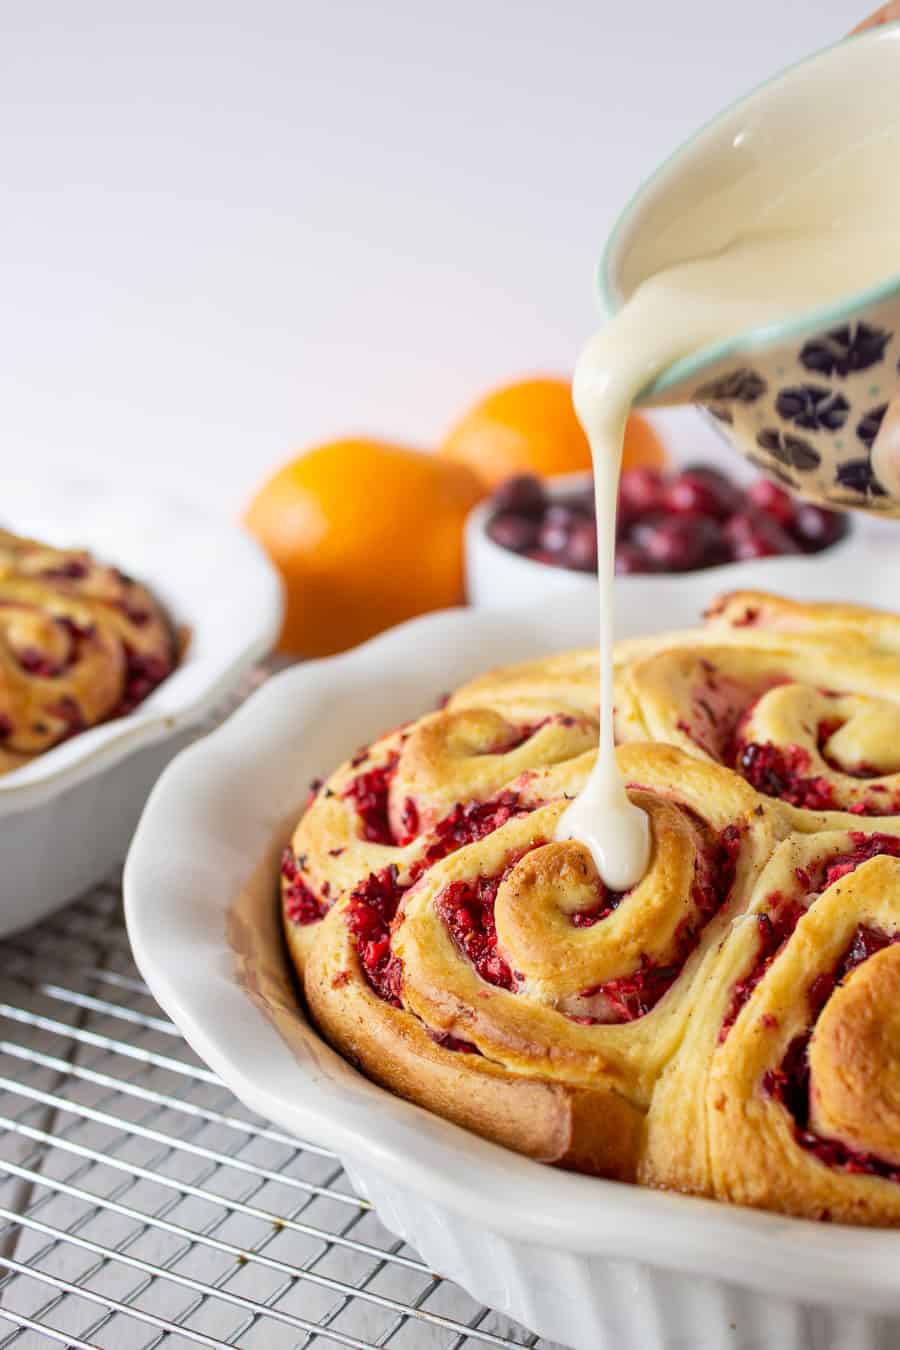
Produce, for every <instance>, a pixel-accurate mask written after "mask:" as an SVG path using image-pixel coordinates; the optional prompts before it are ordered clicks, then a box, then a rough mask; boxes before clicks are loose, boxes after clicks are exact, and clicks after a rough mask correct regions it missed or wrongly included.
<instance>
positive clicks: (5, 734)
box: [0, 713, 15, 741]
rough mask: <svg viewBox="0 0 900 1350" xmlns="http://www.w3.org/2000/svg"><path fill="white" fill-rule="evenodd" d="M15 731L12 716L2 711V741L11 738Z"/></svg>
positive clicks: (0, 716) (0, 739)
mask: <svg viewBox="0 0 900 1350" xmlns="http://www.w3.org/2000/svg"><path fill="white" fill-rule="evenodd" d="M14 731H15V727H14V725H13V720H12V718H11V717H7V715H6V713H0V741H6V740H9V738H10V736H11V735H12V734H13V732H14Z"/></svg>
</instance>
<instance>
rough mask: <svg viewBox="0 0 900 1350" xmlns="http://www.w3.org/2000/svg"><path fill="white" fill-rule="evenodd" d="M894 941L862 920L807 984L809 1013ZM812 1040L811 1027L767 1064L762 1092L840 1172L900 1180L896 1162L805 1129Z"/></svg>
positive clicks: (802, 1141)
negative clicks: (829, 965) (837, 955)
mask: <svg viewBox="0 0 900 1350" xmlns="http://www.w3.org/2000/svg"><path fill="white" fill-rule="evenodd" d="M898 941H900V933H890V934H889V933H883V932H881V931H880V930H879V929H876V928H869V927H867V926H866V925H864V924H861V925H860V927H859V928H858V929H857V930H856V933H855V934H854V937H853V941H852V942H851V944H850V946H849V947H848V948H847V951H846V952H845V953H844V955H843V956H842V957H841V960H840V961H839V962H838V964H837V966H836V967H835V969H834V970H833V971H831V972H825V973H823V974H822V975H819V976H817V977H816V979H815V980H813V982H812V984H811V985H810V987H809V990H808V994H807V996H808V998H809V1003H810V1008H811V1010H812V1013H813V1016H814V1017H816V1016H818V1014H819V1013H820V1012H821V1011H822V1008H823V1007H824V1006H825V1004H826V1003H827V1001H828V999H829V997H830V995H831V993H832V992H833V991H834V989H835V988H836V986H837V985H839V984H840V983H841V981H842V980H844V979H846V978H847V976H848V975H849V974H850V972H851V971H852V970H855V969H856V968H857V966H861V965H862V964H863V962H864V961H868V959H869V957H870V956H874V954H875V953H876V952H879V951H881V950H882V949H883V948H884V947H889V946H890V945H891V944H892V943H894V942H898ZM811 1039H812V1029H810V1030H809V1031H808V1032H806V1033H805V1034H804V1035H802V1036H797V1037H795V1038H794V1040H793V1041H791V1044H790V1045H789V1046H788V1048H787V1052H786V1054H785V1056H784V1059H783V1060H782V1061H781V1064H780V1066H779V1067H778V1068H777V1069H769V1070H768V1071H767V1072H766V1073H765V1074H764V1075H763V1080H762V1090H763V1092H764V1094H765V1095H766V1096H767V1097H771V1098H773V1099H774V1100H775V1101H778V1102H780V1103H781V1105H782V1106H783V1107H784V1108H785V1110H786V1111H787V1112H788V1114H789V1115H790V1116H791V1118H792V1120H793V1123H794V1135H795V1138H796V1140H797V1143H798V1144H799V1145H800V1147H801V1148H802V1149H804V1150H805V1152H807V1153H811V1154H813V1156H814V1157H816V1158H818V1160H819V1162H821V1163H823V1164H824V1165H825V1166H826V1167H836V1168H838V1169H839V1170H840V1171H842V1172H850V1173H856V1174H860V1175H867V1176H876V1177H882V1178H883V1179H884V1180H886V1181H895V1182H900V1168H898V1167H897V1166H896V1164H895V1163H889V1162H886V1161H885V1160H884V1159H883V1158H879V1157H877V1156H876V1155H875V1154H872V1153H862V1152H859V1151H858V1150H856V1149H852V1148H848V1147H847V1145H846V1144H842V1143H840V1141H839V1140H834V1139H823V1138H822V1136H821V1135H818V1134H816V1133H815V1132H814V1131H813V1130H811V1129H810V1128H809V1055H808V1051H809V1043H810V1040H811Z"/></svg>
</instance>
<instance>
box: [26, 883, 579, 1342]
mask: <svg viewBox="0 0 900 1350" xmlns="http://www.w3.org/2000/svg"><path fill="white" fill-rule="evenodd" d="M0 1017H2V1022H0V1037H2V1039H0V1350H5V1347H7V1346H12V1345H15V1346H16V1347H17V1350H21V1348H22V1347H32V1346H33V1347H38V1346H40V1347H44V1346H49V1345H62V1346H75V1347H82V1346H88V1347H104V1348H105V1350H138V1348H140V1350H151V1347H156V1346H164V1347H165V1348H166V1350H182V1348H183V1350H188V1347H193V1346H198V1345H201V1346H221V1345H229V1346H240V1347H243V1348H244V1350H288V1347H290V1350H305V1348H306V1347H307V1346H315V1347H320V1346H321V1347H326V1346H349V1347H353V1350H371V1348H372V1347H376V1346H387V1347H390V1350H478V1348H481V1350H483V1348H484V1347H489V1346H511V1345H512V1346H531V1347H535V1348H537V1347H540V1348H541V1350H561V1348H560V1347H552V1346H550V1345H549V1343H548V1342H546V1341H540V1340H538V1338H537V1337H536V1336H533V1335H531V1334H530V1333H528V1332H526V1331H524V1330H523V1329H522V1328H520V1327H517V1326H516V1325H514V1324H513V1323H511V1322H510V1321H508V1319H506V1318H503V1317H500V1316H499V1315H498V1314H496V1313H493V1312H490V1311H489V1310H488V1309H486V1308H482V1307H479V1306H478V1305H477V1304H476V1303H475V1302H474V1301H473V1300H472V1299H470V1298H469V1297H468V1295H467V1294H465V1293H464V1292H463V1291H462V1290H461V1289H459V1288H458V1287H456V1286H455V1285H452V1284H450V1283H449V1282H448V1281H446V1280H442V1279H439V1278H438V1277H437V1276H436V1275H434V1274H433V1273H432V1272H431V1271H430V1270H429V1269H428V1268H427V1266H425V1265H424V1264H423V1262H422V1261H421V1260H420V1259H419V1257H418V1256H417V1254H416V1253H415V1252H414V1251H412V1250H411V1249H410V1248H409V1247H407V1246H405V1245H404V1244H403V1243H402V1242H400V1241H398V1240H397V1239H396V1238H395V1237H394V1236H393V1235H392V1234H390V1233H389V1232H388V1231H387V1230H386V1229H385V1228H383V1227H382V1226H381V1225H380V1224H379V1222H378V1220H377V1218H376V1217H375V1215H374V1213H373V1212H372V1210H371V1209H370V1207H369V1206H368V1205H367V1204H366V1203H365V1202H364V1201H362V1200H360V1199H359V1198H358V1197H357V1196H355V1195H354V1194H353V1191H352V1190H351V1188H350V1185H349V1183H348V1182H347V1179H346V1176H345V1175H344V1172H343V1170H342V1168H341V1165H340V1163H339V1162H338V1160H337V1158H336V1157H335V1156H334V1155H333V1154H331V1153H328V1152H326V1151H325V1150H324V1149H321V1148H317V1147H314V1146H313V1145H310V1144H302V1143H299V1142H298V1141H297V1140H295V1139H293V1138H292V1137H291V1136H289V1135H286V1134H283V1133H282V1132H281V1131H279V1130H276V1129H273V1128H272V1127H271V1126H269V1125H267V1124H266V1123H265V1122H264V1121H262V1120H259V1119H258V1118H255V1117H254V1116H253V1115H252V1114H251V1113H250V1112H248V1111H247V1110H246V1109H245V1108H244V1107H243V1106H242V1105H241V1104H240V1103H239V1102H238V1101H237V1100H236V1098H235V1097H234V1096H232V1094H231V1093H230V1092H229V1091H228V1090H227V1088H226V1087H225V1086H224V1085H223V1084H222V1083H221V1082H220V1081H219V1079H217V1078H216V1076H215V1075H214V1074H212V1073H211V1072H210V1071H209V1070H208V1069H207V1068H206V1067H205V1066H204V1065H202V1064H201V1063H200V1062H199V1061H198V1059H197V1058H196V1057H195V1056H194V1054H193V1053H192V1051H191V1050H190V1048H189V1047H188V1046H187V1044H186V1043H185V1042H184V1041H183V1040H182V1038H181V1036H180V1034H179V1033H178V1031H177V1029H176V1028H175V1027H174V1026H173V1025H172V1023H171V1022H169V1021H168V1019H167V1018H166V1017H165V1016H164V1015H163V1014H162V1013H161V1011H160V1009H159V1007H158V1006H157V1005H156V1004H155V1003H154V1001H153V999H152V998H151V996H150V994H149V993H148V991H147V989H146V987H145V985H144V984H143V983H142V981H141V980H140V978H139V976H138V973H137V970H136V968H135V966H134V963H133V961H132V959H131V953H130V950H129V946H128V939H127V936H126V934H125V929H124V926H123V922H122V907H121V892H120V890H119V886H118V884H117V883H115V884H113V883H110V884H108V885H105V886H101V887H99V888H98V889H97V890H95V891H93V892H92V893H91V894H89V895H88V896H86V897H84V898H83V899H81V900H79V901H77V902H76V903H75V904H73V905H71V906H69V907H68V908H67V909H65V910H63V911H62V912H61V913H59V914H57V915H55V916H54V917H53V918H51V919H50V920H49V921H47V922H45V923H43V924H40V925H39V926H38V927H36V928H33V929H31V930H30V931H28V932H26V933H22V934H19V935H18V936H16V937H14V938H12V939H10V940H7V941H6V942H3V943H0Z"/></svg>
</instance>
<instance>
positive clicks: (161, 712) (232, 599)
mask: <svg viewBox="0 0 900 1350" xmlns="http://www.w3.org/2000/svg"><path fill="white" fill-rule="evenodd" d="M0 523H2V524H3V525H6V526H7V527H8V528H9V529H12V530H14V531H16V532H17V533H19V534H25V535H32V536H34V537H35V538H38V539H43V540H46V541H47V542H49V543H54V544H60V545H70V546H71V545H77V546H84V547H86V548H90V549H91V550H92V551H93V552H94V553H95V554H96V555H97V556H98V557H99V558H101V559H103V560H104V561H109V562H112V563H115V564H117V565H119V566H121V567H122V568H123V569H124V570H125V571H126V572H130V573H133V574H134V575H135V576H136V577H138V578H140V580H141V581H143V582H146V583H147V584H148V585H149V586H150V587H151V589H152V590H153V592H154V593H155V594H156V595H157V596H158V597H159V599H160V600H161V601H162V602H163V603H164V604H165V606H166V608H167V609H168V612H169V614H170V616H171V618H172V621H173V623H174V624H175V626H176V627H177V628H178V629H181V630H184V631H185V633H186V637H187V646H186V651H185V654H184V657H183V659H182V661H181V662H180V664H179V666H178V668H177V669H176V670H175V671H174V673H173V674H172V675H171V676H170V677H169V678H168V679H167V680H165V681H164V682H163V683H162V684H161V685H160V686H159V687H158V688H157V689H156V690H154V692H153V694H152V695H151V696H150V697H149V698H148V699H146V701H145V702H143V703H142V704H140V706H139V707H138V708H136V709H135V710H134V712H132V713H129V714H128V716H126V717H120V718H117V719H115V720H114V721H111V722H105V723H103V724H102V725H101V726H98V727H94V728H92V729H91V730H90V731H86V732H84V733H82V734H81V735H78V736H75V737H73V738H72V739H71V740H69V741H66V742H65V743H64V744H62V745H59V746H56V747H55V748H54V749H53V750H50V751H48V752H47V753H46V754H44V755H41V756H39V757H38V758H36V759H34V760H33V761H32V762H31V763H30V764H27V765H25V766H23V767H22V768H20V769H16V770H14V771H13V772H12V773H8V774H3V775H0V935H3V934H6V933H10V932H13V931H15V930H16V929H17V928H22V927H24V926H25V925H26V924H29V923H33V922H35V921H37V920H38V919H40V918H42V917H43V916H44V915H45V914H48V913H50V912H51V911H52V910H53V909H56V908H57V907H58V906H59V905H60V904H62V903H63V902H64V901H66V900H68V899H70V898H71V897H72V896H74V895H77V894H78V893H79V892H80V891H82V890H84V889H85V888H86V887H87V886H90V885H92V884H93V883H94V882H97V881H99V880H101V879H102V878H103V877H104V876H107V875H108V874H109V872H110V870H111V869H112V868H113V867H114V866H115V864H116V863H117V862H119V861H121V860H122V858H124V856H125V853H126V851H127V848H128V844H129V841H130V839H131V835H132V833H133V832H134V827H135V825H136V824H137V821H138V818H139V816H140V812H141V809H142V807H143V805H144V802H145V801H146V799H147V793H148V792H149V790H150V787H151V785H152V783H153V782H154V781H155V779H156V778H157V776H158V775H159V773H160V770H161V769H162V768H163V766H164V765H165V764H166V763H167V762H168V761H169V760H170V759H171V758H172V756H173V755H174V754H175V753H176V751H177V750H179V749H181V747H182V746H183V745H184V744H185V743H186V739H187V737H188V735H189V734H190V731H191V728H192V727H195V726H196V724H197V723H198V722H200V721H202V719H203V718H204V717H206V716H208V715H209V714H210V713H211V712H212V710H213V709H214V708H215V707H216V706H217V705H218V704H219V703H220V702H221V701H222V700H223V699H224V698H225V697H226V696H227V695H228V694H229V693H230V692H232V691H233V690H234V689H235V687H236V686H237V685H238V684H239V683H240V681H241V680H242V679H243V677H244V676H245V675H246V674H247V672H248V670H249V669H250V668H251V667H252V666H253V664H254V663H255V662H256V661H258V660H259V658H260V657H261V656H262V655H263V654H264V653H265V652H266V651H267V650H268V649H269V648H270V647H271V645H272V643H273V642H274V640H275V637H276V635H277V632H278V626H279V622H280V616H281V585H280V582H279V580H278V577H277V575H276V574H275V572H274V570H273V569H272V567H271V565H270V564H269V562H268V561H267V559H266V558H265V557H264V556H263V554H262V553H261V551H260V550H259V549H258V548H257V546H256V545H255V544H254V543H253V541H252V540H251V539H250V538H249V537H248V536H247V535H245V534H244V532H243V531H242V530H240V529H238V528H237V527H235V526H233V525H231V524H229V523H227V522H225V521H217V520H212V519H209V518H208V517H206V516H205V515H204V514H203V513H202V512H200V511H196V510H194V509H193V508H191V507H188V506H185V505H182V504H180V503H176V502H172V501H168V500H166V499H164V498H158V497H155V496H152V495H151V496H144V495H140V496H138V495H130V496H127V495H120V494H118V493H115V492H110V491H109V490H107V489H106V488H104V487H103V486H101V485H100V484H97V483H92V482H86V481H68V480H62V481H60V480H59V479H50V478H46V479H44V478H40V477H34V478H30V479H28V480H27V481H22V482H8V481H7V482H4V484H3V493H2V501H0Z"/></svg>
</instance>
